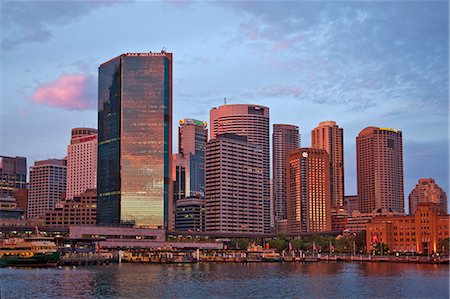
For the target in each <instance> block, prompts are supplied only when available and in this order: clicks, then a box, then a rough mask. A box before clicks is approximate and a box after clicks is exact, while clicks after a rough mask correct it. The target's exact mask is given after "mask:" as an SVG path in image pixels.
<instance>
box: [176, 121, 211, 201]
mask: <svg viewBox="0 0 450 299" xmlns="http://www.w3.org/2000/svg"><path fill="white" fill-rule="evenodd" d="M206 127H207V124H206V122H204V121H198V120H194V119H189V118H187V119H182V120H180V126H179V127H178V154H174V155H173V172H174V173H173V175H172V178H173V181H174V198H175V200H178V199H182V198H186V197H192V196H195V197H201V198H204V195H205V150H206V142H207V140H208V129H207V128H206Z"/></svg>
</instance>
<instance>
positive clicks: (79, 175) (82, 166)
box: [66, 128, 97, 199]
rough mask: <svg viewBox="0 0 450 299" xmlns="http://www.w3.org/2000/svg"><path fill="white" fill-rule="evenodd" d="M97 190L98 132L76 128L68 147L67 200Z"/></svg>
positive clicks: (73, 130)
mask: <svg viewBox="0 0 450 299" xmlns="http://www.w3.org/2000/svg"><path fill="white" fill-rule="evenodd" d="M96 188H97V130H96V129H91V128H74V129H72V135H71V138H70V144H69V145H68V146H67V191H66V199H72V198H73V197H74V196H77V195H80V194H82V193H84V192H85V191H86V190H87V189H96Z"/></svg>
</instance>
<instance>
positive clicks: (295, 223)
mask: <svg viewBox="0 0 450 299" xmlns="http://www.w3.org/2000/svg"><path fill="white" fill-rule="evenodd" d="M329 163H330V158H329V155H328V153H327V152H326V151H325V150H323V149H313V148H300V149H297V150H294V151H291V152H290V153H289V156H288V158H287V169H286V186H287V202H286V206H287V228H288V231H289V232H290V233H292V234H297V233H298V234H300V233H308V232H321V231H329V230H331V211H330V200H331V196H330V167H329V165H330V164H329Z"/></svg>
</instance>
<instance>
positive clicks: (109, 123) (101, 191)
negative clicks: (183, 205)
mask: <svg viewBox="0 0 450 299" xmlns="http://www.w3.org/2000/svg"><path fill="white" fill-rule="evenodd" d="M171 155H172V54H171V53H166V52H164V51H163V52H161V53H128V54H123V55H120V56H118V57H116V58H113V59H111V60H110V61H108V62H105V63H103V64H102V65H100V67H99V91H98V173H97V222H98V223H99V224H109V225H114V224H124V225H127V224H128V225H136V226H147V227H166V228H168V229H170V228H171V227H172V198H173V197H172V192H173V190H172V180H171V173H170V172H171V164H172V156H171ZM169 199H170V200H169Z"/></svg>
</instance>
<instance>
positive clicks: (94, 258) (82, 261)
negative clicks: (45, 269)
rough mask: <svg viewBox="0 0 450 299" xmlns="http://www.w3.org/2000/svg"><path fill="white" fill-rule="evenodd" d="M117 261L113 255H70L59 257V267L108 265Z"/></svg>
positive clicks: (116, 256)
mask: <svg viewBox="0 0 450 299" xmlns="http://www.w3.org/2000/svg"><path fill="white" fill-rule="evenodd" d="M118 261H119V259H118V255H117V254H113V253H70V254H65V255H63V256H61V259H60V260H59V263H58V265H59V266H88V265H109V264H111V263H117V262H118Z"/></svg>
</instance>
